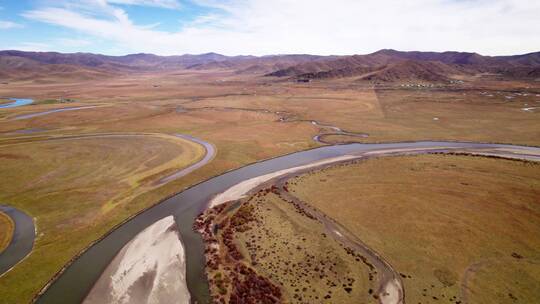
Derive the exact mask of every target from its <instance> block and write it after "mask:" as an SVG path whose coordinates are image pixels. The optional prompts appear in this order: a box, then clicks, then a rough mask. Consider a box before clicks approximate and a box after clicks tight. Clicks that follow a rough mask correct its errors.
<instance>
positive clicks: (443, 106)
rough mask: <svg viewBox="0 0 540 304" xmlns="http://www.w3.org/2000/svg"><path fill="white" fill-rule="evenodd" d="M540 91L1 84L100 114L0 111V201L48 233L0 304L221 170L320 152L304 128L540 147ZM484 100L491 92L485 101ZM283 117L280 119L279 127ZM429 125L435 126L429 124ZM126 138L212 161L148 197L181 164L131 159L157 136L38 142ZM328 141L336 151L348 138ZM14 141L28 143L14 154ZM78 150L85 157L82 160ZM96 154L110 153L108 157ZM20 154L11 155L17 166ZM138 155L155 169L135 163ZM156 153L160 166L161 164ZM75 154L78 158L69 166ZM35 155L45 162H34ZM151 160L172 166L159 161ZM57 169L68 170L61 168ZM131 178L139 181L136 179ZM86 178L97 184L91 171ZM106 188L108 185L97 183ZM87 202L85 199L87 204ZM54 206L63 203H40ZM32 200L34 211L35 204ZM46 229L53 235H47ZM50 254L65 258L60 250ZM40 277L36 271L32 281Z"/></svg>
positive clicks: (186, 78)
mask: <svg viewBox="0 0 540 304" xmlns="http://www.w3.org/2000/svg"><path fill="white" fill-rule="evenodd" d="M539 87H540V85H538V83H530V82H497V83H484V82H478V83H473V84H471V85H468V86H464V87H459V88H456V87H449V88H433V89H417V90H411V89H403V88H399V87H391V88H381V87H378V86H373V85H372V84H369V83H355V82H350V81H348V80H335V81H325V82H317V81H315V82H312V83H309V84H297V83H291V82H283V81H276V80H274V79H271V78H265V77H252V76H249V77H248V76H243V75H238V74H235V73H231V72H223V71H212V72H208V71H200V72H198V71H189V72H181V73H169V74H167V73H162V74H133V75H122V76H115V77H112V78H107V79H93V80H86V81H79V80H76V79H75V80H73V81H69V82H61V81H57V79H51V80H50V81H47V80H43V79H41V80H39V81H33V80H24V81H14V82H10V83H9V84H2V85H0V95H1V96H6V97H10V96H13V97H27V98H33V99H34V100H38V101H42V100H43V101H45V100H58V99H59V98H60V97H63V98H69V99H72V100H76V102H72V103H69V106H70V107H71V106H87V105H100V107H97V108H91V109H85V110H81V111H71V112H61V113H54V114H50V115H46V116H39V117H34V118H31V119H25V120H13V118H14V117H16V116H17V115H21V114H29V113H36V112H41V111H47V110H51V109H57V108H62V107H66V106H68V105H67V104H57V103H48V102H47V103H39V102H38V103H37V104H36V105H32V106H23V107H19V108H10V109H2V111H0V146H1V148H0V149H1V151H2V152H1V153H6V154H9V155H11V156H10V157H13V154H14V153H12V151H11V149H18V150H17V153H18V154H20V156H21V157H24V156H28V157H29V158H25V159H20V158H19V159H8V158H3V159H2V162H4V160H5V161H6V162H7V163H10V165H7V166H2V169H1V170H0V178H2V180H5V179H7V178H11V179H12V181H11V182H10V184H9V186H6V185H2V186H1V187H0V198H1V199H3V200H5V201H6V202H8V203H10V204H12V203H13V204H14V205H15V206H17V207H18V208H21V209H22V210H24V211H25V212H27V213H29V214H31V215H32V216H37V217H38V222H37V225H38V234H39V233H41V231H42V229H46V230H45V235H44V236H45V237H48V238H45V239H44V241H41V237H42V236H39V238H38V243H39V242H41V243H39V244H38V245H40V244H42V245H43V246H41V245H40V246H41V247H40V249H39V250H37V251H35V252H34V253H32V254H31V255H30V257H29V258H28V259H27V260H25V263H23V264H20V265H19V266H17V267H16V268H15V269H14V270H13V271H11V272H10V273H9V275H8V276H5V277H3V278H0V293H1V294H2V295H4V294H6V295H7V296H6V297H5V299H6V300H4V297H2V299H0V303H2V301H10V300H13V299H22V300H23V301H24V300H27V299H29V298H31V297H32V295H33V294H34V293H35V292H37V290H38V289H39V288H40V287H41V286H42V285H43V283H44V282H45V281H46V280H47V279H48V276H50V275H51V274H52V273H54V272H55V271H57V270H59V269H60V267H61V265H62V263H63V262H64V261H67V260H69V258H71V257H72V256H73V255H74V254H75V253H76V252H78V251H79V250H80V249H81V248H83V247H85V246H87V245H88V244H90V243H91V241H93V240H95V239H97V238H98V237H99V236H101V235H103V234H104V233H105V232H106V231H108V229H110V228H111V227H113V226H114V225H115V224H118V223H120V222H122V221H123V220H125V219H126V218H128V217H129V216H131V215H133V214H134V213H136V212H138V211H140V210H141V209H144V208H146V207H148V206H150V205H152V204H155V203H156V202H158V201H160V200H161V199H163V198H164V197H167V196H169V195H171V194H173V193H176V192H178V191H181V190H182V189H184V188H186V187H188V186H190V185H192V184H194V183H197V182H199V181H201V180H204V179H207V178H209V177H211V176H214V175H217V174H220V173H222V172H224V171H226V170H230V169H233V168H237V167H239V166H242V165H245V164H248V163H252V162H255V161H258V160H261V159H265V158H269V157H274V156H276V155H282V154H286V153H291V152H294V151H299V150H305V149H309V148H313V147H317V146H319V145H320V144H318V143H316V142H314V141H313V140H312V138H313V136H315V135H317V134H318V133H319V132H321V131H322V130H320V129H319V128H318V127H317V126H314V125H312V124H311V123H310V121H309V120H312V119H314V120H318V121H320V122H321V123H327V124H332V125H335V126H337V127H340V128H342V129H344V130H347V131H352V132H366V133H369V135H370V136H369V137H368V138H363V139H358V138H350V139H354V140H360V141H366V142H384V141H398V140H426V139H454V140H476V141H495V142H507V143H517V144H529V145H540V136H539V134H540V119H539V118H540V117H539V115H540V114H539V112H534V111H533V112H525V111H522V110H521V107H522V106H525V104H526V103H527V104H529V105H532V104H534V103H535V102H537V101H538V100H540V99H539V98H540V97H537V96H536V95H535V93H534V92H536V91H538V90H539ZM503 90H511V91H512V92H513V93H508V92H506V91H503ZM535 90H536V91H535ZM485 91H486V92H488V93H487V94H484V92H485ZM516 92H528V95H527V96H523V95H517V93H516ZM464 93H465V94H466V95H463V94H464ZM507 94H511V95H512V99H507V98H506V96H507ZM520 94H521V93H520ZM536 94H538V93H536ZM488 95H493V96H494V97H490V96H488ZM464 96H466V97H464ZM277 112H279V113H277ZM283 117H285V118H286V122H282V121H280V118H283ZM434 117H437V118H439V120H433V118H434ZM126 132H128V133H152V134H161V135H164V136H165V135H171V134H174V133H183V134H190V135H193V136H196V137H199V138H202V139H204V140H206V141H208V142H211V143H212V144H213V145H214V146H215V147H216V148H217V151H218V154H217V156H216V158H215V159H214V160H213V161H212V162H211V163H210V164H209V165H207V166H204V167H203V168H200V169H198V170H196V171H195V172H192V173H191V174H189V175H188V176H185V177H183V178H181V179H179V180H176V181H173V182H171V183H169V184H166V185H163V186H161V187H159V188H153V187H151V186H149V185H150V184H151V181H153V180H156V179H158V178H159V176H162V175H165V174H166V173H167V172H168V171H167V170H171V168H178V167H180V166H182V164H181V163H180V162H178V161H177V162H175V161H173V160H172V158H171V157H172V155H171V151H173V150H174V151H176V152H178V145H175V144H172V143H169V144H167V145H165V146H160V145H155V148H156V149H154V150H152V151H153V152H152V153H154V154H146V152H145V153H142V154H141V156H140V157H138V156H133V155H135V154H136V155H139V154H140V153H139V150H141V151H148V149H150V147H152V146H154V142H155V141H160V142H163V141H162V140H157V139H156V140H154V141H152V144H147V143H145V142H144V141H142V139H140V140H135V141H131V140H133V139H131V140H128V139H123V140H120V139H119V140H116V141H115V140H112V139H104V140H105V142H106V143H105V144H103V146H102V147H98V146H99V144H98V142H100V140H97V139H96V140H89V139H86V140H85V141H86V142H93V143H94V144H95V145H96V147H95V148H92V149H90V148H89V147H81V149H79V146H80V145H81V143H82V141H63V142H62V143H63V145H65V146H64V148H59V147H52V146H48V145H49V144H45V143H42V141H43V140H44V139H47V138H54V137H61V136H66V135H69V136H83V135H88V134H96V133H126ZM328 138H330V139H332V141H334V142H338V141H342V140H344V141H348V140H349V138H343V137H339V138H337V137H336V138H334V137H332V136H329V137H328ZM328 138H327V139H328ZM128 141H129V142H130V143H128ZM135 142H137V143H135ZM16 143H21V144H22V143H25V144H24V145H20V146H18V147H19V148H16V147H17V146H14V145H13V144H16ZM59 143H60V142H59ZM7 145H13V146H10V147H8V146H7ZM34 145H35V146H34ZM58 145H59V146H61V145H60V144H58ZM85 146H87V145H85ZM67 147H70V148H74V149H75V152H74V154H73V155H72V156H69V157H68V156H66V158H65V159H63V158H62V159H61V160H58V159H57V160H54V159H53V158H51V156H46V155H49V154H51V155H61V154H57V153H58V152H59V151H60V152H61V153H65V152H66V151H65V150H67ZM157 147H161V148H159V149H158V148H157ZM85 149H87V150H85ZM4 150H5V151H7V152H4ZM79 150H80V151H79ZM77 151H79V152H82V151H86V152H85V153H84V154H78V152H77ZM100 151H101V152H100ZM103 151H107V152H106V155H107V156H106V157H105V155H104V154H103V153H105V152H103ZM31 152H32V153H35V155H31V154H32V153H31ZM17 153H16V154H15V155H16V157H19V155H17ZM143 154H144V155H146V156H147V157H150V158H151V159H154V160H156V162H155V163H151V162H148V159H146V158H145V159H143V158H142V157H143V156H142V155H143ZM161 154H163V155H164V156H163V157H164V158H161V157H162V156H158V155H161ZM75 155H77V157H76V158H73V157H75ZM112 155H118V157H117V158H114V163H111V162H109V161H111V160H112V158H111V157H112ZM175 155H177V154H175ZM41 156H43V159H42V160H41V161H39V162H38V160H39V159H40V157H41ZM159 159H162V160H163V161H165V162H166V163H167V164H168V165H165V164H164V163H159V161H158V160H159ZM166 159H167V160H166ZM82 160H88V161H87V162H86V161H85V162H84V163H83V164H86V165H83V167H82V169H84V170H83V171H84V172H88V171H86V170H87V169H88V168H96V169H98V168H100V172H101V175H102V177H103V180H102V181H101V182H96V183H97V184H91V185H90V184H84V183H83V182H82V181H83V180H85V179H86V176H84V175H81V176H79V177H78V178H74V174H75V173H74V171H77V170H78V166H81V164H80V163H79V162H80V161H82ZM136 161H139V163H145V162H146V164H147V165H148V167H147V168H142V169H141V168H140V165H139V164H134V162H136ZM102 163H103V164H109V165H110V166H112V167H113V168H117V167H118V168H117V169H112V170H110V171H107V170H105V169H104V168H105V167H101V165H100V164H102ZM156 164H157V166H158V167H159V168H161V169H159V170H157V169H156V170H154V171H152V169H151V168H150V166H154V165H156ZM53 165H54V166H60V167H61V168H65V169H58V170H57V169H55V167H54V166H53ZM136 170H139V171H136ZM33 171H36V172H38V173H36V174H41V175H43V176H47V174H48V173H49V172H51V173H50V174H51V176H53V177H54V178H48V179H47V178H44V179H43V180H44V181H46V182H41V184H39V185H41V186H40V189H37V188H35V189H34V188H31V187H30V188H29V182H28V180H29V179H28V178H26V177H25V175H29V174H31V172H33ZM83 171H81V172H83ZM116 171H121V172H122V173H121V174H119V173H118V172H116ZM143 171H144V173H142V174H139V173H141V172H143ZM133 172H137V173H135V174H134V175H133ZM17 176H20V177H22V178H17ZM129 176H132V178H129ZM89 177H91V178H92V179H94V178H97V177H96V176H95V175H93V174H89ZM100 178H101V177H100ZM106 182H107V183H108V186H107V187H103V186H102V185H100V183H103V185H104V184H105V183H106ZM80 187H83V188H84V189H83V190H81V189H80ZM17 189H27V190H29V191H28V192H25V191H22V190H20V191H19V190H17ZM34 193H36V194H39V195H36V196H35V197H36V199H32V197H31V195H32V194H34ZM5 198H7V199H5ZM89 198H92V200H90V201H88V199H89ZM51 200H52V201H60V202H61V204H60V205H51V204H45V203H43V202H45V201H51ZM34 201H40V202H41V203H35V204H34V203H33V202H34ZM63 209H65V210H63ZM64 213H65V214H64ZM102 215H103V216H102ZM47 218H48V220H46V219H47ZM68 218H72V219H77V220H67V219H68ZM42 221H45V222H46V224H47V225H49V227H54V229H56V230H48V229H49V228H45V227H46V226H43V225H44V224H43V223H42ZM51 229H52V228H51ZM49 231H69V232H70V233H66V234H65V235H63V234H60V235H57V236H56V237H52V236H48V235H50V232H49ZM80 236H82V237H80ZM57 246H59V248H64V249H65V250H63V251H61V252H58V251H57V250H56V248H58V247H57ZM41 256H49V257H51V260H52V262H51V263H49V264H47V265H45V264H44V263H43V262H41V260H40V257H41ZM51 260H49V261H51ZM38 268H39V269H40V270H39V273H37V274H36V276H34V275H31V274H33V273H34V271H35V269H38ZM8 281H9V283H6V282H8Z"/></svg>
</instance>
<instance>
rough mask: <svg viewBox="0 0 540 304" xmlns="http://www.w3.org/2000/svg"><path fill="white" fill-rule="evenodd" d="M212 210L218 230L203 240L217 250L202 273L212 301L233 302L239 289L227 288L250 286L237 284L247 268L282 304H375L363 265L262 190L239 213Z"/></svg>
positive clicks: (287, 204) (305, 217) (304, 217)
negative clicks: (241, 271)
mask: <svg viewBox="0 0 540 304" xmlns="http://www.w3.org/2000/svg"><path fill="white" fill-rule="evenodd" d="M216 209H217V210H220V211H219V212H218V213H217V214H216V213H214V212H213V211H210V212H209V214H207V215H206V216H207V218H211V219H212V221H213V223H216V224H218V225H219V227H220V228H219V230H218V232H217V233H215V234H213V235H212V236H208V235H207V238H211V239H215V240H217V243H216V244H210V243H209V248H210V249H209V250H210V251H212V248H219V250H218V251H216V252H214V254H212V255H210V256H209V257H208V260H209V261H211V262H210V263H209V265H211V266H210V267H208V268H207V271H208V276H209V278H211V279H212V284H211V285H210V286H211V289H212V291H213V294H214V297H215V299H224V300H225V301H226V302H227V303H228V302H229V301H230V300H231V299H233V298H234V297H235V294H237V293H238V292H239V291H238V290H240V289H241V288H238V286H237V285H236V284H235V283H232V282H236V281H237V280H238V281H240V282H241V283H240V284H242V283H244V281H247V282H249V280H248V279H246V278H238V276H239V275H238V269H241V268H242V267H247V268H249V269H252V270H253V271H254V272H255V273H256V274H257V275H258V276H261V277H262V278H265V279H268V280H269V281H270V282H271V284H274V285H275V286H277V287H279V289H280V295H281V298H280V302H282V303H352V302H354V303H371V302H373V303H375V302H376V300H375V299H374V298H373V293H374V289H375V287H374V286H373V283H374V282H372V279H371V278H370V277H371V275H370V273H369V268H368V266H367V264H364V262H363V261H362V259H360V258H358V257H357V256H356V255H354V254H351V252H350V251H347V250H346V248H345V247H344V246H343V245H342V244H340V243H338V242H337V241H336V240H334V239H332V238H331V237H330V236H327V231H326V230H325V227H324V224H322V223H321V222H319V221H317V220H316V219H315V218H313V217H311V216H309V215H307V214H306V213H305V212H301V211H300V209H297V208H295V205H293V204H292V203H290V202H288V201H287V200H284V199H283V198H281V196H279V195H277V194H274V193H273V192H270V191H268V190H261V191H259V192H257V193H256V194H255V195H253V196H252V197H251V198H249V199H247V201H245V202H243V203H242V204H241V205H240V206H239V207H238V206H236V207H235V206H230V207H227V208H225V211H221V210H222V209H223V208H220V207H218V208H216ZM212 265H213V266H212ZM246 284H249V283H246ZM251 288H252V289H257V288H256V287H255V288H254V287H251ZM245 300H246V301H247V302H246V303H260V299H256V300H255V301H249V299H245ZM257 300H259V301H257Z"/></svg>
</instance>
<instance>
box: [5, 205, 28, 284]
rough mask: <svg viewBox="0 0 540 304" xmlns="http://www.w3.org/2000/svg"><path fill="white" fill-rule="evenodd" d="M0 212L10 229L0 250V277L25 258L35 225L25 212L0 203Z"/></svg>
mask: <svg viewBox="0 0 540 304" xmlns="http://www.w3.org/2000/svg"><path fill="white" fill-rule="evenodd" d="M0 213H1V215H2V216H5V217H7V218H4V219H5V220H6V221H7V222H8V229H9V228H11V229H12V233H11V235H10V236H9V243H8V244H7V246H6V247H5V248H4V250H0V277H2V276H4V275H5V274H7V273H8V272H9V271H10V270H11V269H13V267H15V265H17V264H18V263H20V262H21V261H22V260H23V259H24V258H26V257H27V256H28V255H29V254H30V252H31V251H32V248H33V246H34V240H35V237H36V227H35V225H34V219H33V218H32V217H30V216H29V215H28V214H26V213H25V212H23V211H21V210H19V209H17V208H15V207H12V206H5V205H0Z"/></svg>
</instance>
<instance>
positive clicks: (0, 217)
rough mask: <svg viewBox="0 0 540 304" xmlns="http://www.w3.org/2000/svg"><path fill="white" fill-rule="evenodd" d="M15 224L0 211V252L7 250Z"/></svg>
mask: <svg viewBox="0 0 540 304" xmlns="http://www.w3.org/2000/svg"><path fill="white" fill-rule="evenodd" d="M14 230H15V224H14V223H13V220H12V219H11V218H10V217H9V216H8V215H7V214H5V213H4V212H1V211H0V252H2V251H4V249H6V248H7V246H8V245H9V243H10V242H11V239H12V238H13V231H14Z"/></svg>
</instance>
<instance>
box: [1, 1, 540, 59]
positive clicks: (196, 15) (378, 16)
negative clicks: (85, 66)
mask: <svg viewBox="0 0 540 304" xmlns="http://www.w3.org/2000/svg"><path fill="white" fill-rule="evenodd" d="M539 16H540V1H539V0H79V1H73V0H26V1H25V0H10V1H3V0H0V49H3V50H6V49H18V50H25V51H57V52H67V53H71V52H92V53H100V54H107V55H125V54H130V53H153V54H158V55H179V54H186V53H190V54H200V53H207V52H216V53H221V54H225V55H270V54H318V55H350V54H367V53H371V52H374V51H377V50H380V49H396V50H402V51H411V50H417V51H467V52H477V53H480V54H482V55H513V54H524V53H530V52H537V51H540V17H539Z"/></svg>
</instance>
